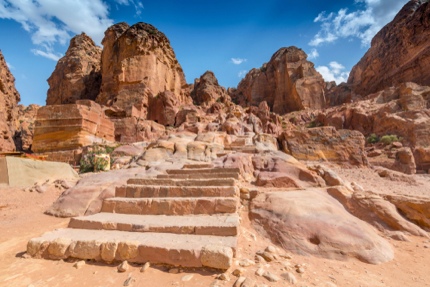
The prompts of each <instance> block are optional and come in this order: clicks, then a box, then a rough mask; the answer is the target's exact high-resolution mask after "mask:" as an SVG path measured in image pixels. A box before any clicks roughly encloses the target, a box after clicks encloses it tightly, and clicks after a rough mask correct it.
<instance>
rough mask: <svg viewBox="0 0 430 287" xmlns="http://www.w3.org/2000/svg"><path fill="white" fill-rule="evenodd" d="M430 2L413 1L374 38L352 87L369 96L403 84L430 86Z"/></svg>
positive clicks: (351, 78) (356, 68) (354, 73)
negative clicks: (411, 83)
mask: <svg viewBox="0 0 430 287" xmlns="http://www.w3.org/2000/svg"><path fill="white" fill-rule="evenodd" d="M429 38H430V3H429V2H428V0H412V1H409V2H408V3H407V4H406V5H405V6H404V7H403V8H402V9H401V10H400V12H399V13H398V14H397V16H396V17H395V18H394V20H393V21H392V22H391V23H389V24H387V25H386V26H385V27H384V28H383V29H382V30H381V31H379V32H378V33H377V34H376V35H375V37H374V38H373V39H372V43H371V47H370V49H369V50H368V51H367V53H366V54H365V55H364V57H363V58H362V59H361V60H360V62H358V64H357V65H355V66H354V68H353V69H352V70H351V73H350V75H349V78H348V84H350V85H352V89H353V90H354V91H355V92H356V93H358V94H360V95H361V96H363V97H364V96H366V95H368V94H370V93H374V92H377V91H380V90H383V89H385V88H388V87H391V86H393V85H396V84H399V83H403V82H415V83H418V84H420V85H430V73H429V72H428V70H429V67H430V42H429V41H428V39H429Z"/></svg>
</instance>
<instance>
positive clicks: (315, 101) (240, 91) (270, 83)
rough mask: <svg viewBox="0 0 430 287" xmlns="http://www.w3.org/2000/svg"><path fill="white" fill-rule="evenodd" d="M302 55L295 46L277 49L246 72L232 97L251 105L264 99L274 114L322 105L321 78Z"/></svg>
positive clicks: (322, 83) (257, 103)
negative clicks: (262, 62)
mask: <svg viewBox="0 0 430 287" xmlns="http://www.w3.org/2000/svg"><path fill="white" fill-rule="evenodd" d="M306 58H307V55H306V54H305V52H303V51H302V50H301V49H298V48H296V47H288V48H282V49H280V50H278V51H277V52H276V53H275V54H274V55H273V56H272V58H271V59H270V61H269V62H268V63H267V64H264V65H263V66H262V67H261V68H260V69H252V70H251V71H250V72H249V73H248V74H247V75H246V77H245V78H244V79H243V80H242V81H241V82H240V83H239V85H238V87H237V90H236V91H234V93H233V98H235V99H236V101H238V102H239V103H241V104H244V105H254V106H258V105H259V104H260V102H262V101H266V102H267V104H268V105H269V107H270V108H271V109H272V111H273V112H275V113H278V114H285V113H287V112H291V111H296V110H303V109H306V108H311V109H318V108H322V107H324V106H325V98H324V86H325V83H324V80H323V78H322V76H321V75H320V74H319V73H318V72H317V71H316V70H315V68H314V65H313V63H311V62H309V61H307V59H306Z"/></svg>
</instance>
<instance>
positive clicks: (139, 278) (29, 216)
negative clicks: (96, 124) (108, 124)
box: [0, 169, 430, 287]
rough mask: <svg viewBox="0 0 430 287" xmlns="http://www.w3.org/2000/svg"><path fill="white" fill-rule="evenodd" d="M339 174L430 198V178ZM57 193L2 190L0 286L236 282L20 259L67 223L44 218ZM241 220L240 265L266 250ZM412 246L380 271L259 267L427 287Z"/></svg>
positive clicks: (399, 248) (327, 279)
mask: <svg viewBox="0 0 430 287" xmlns="http://www.w3.org/2000/svg"><path fill="white" fill-rule="evenodd" d="M337 172H339V174H341V175H342V177H344V178H346V179H348V180H349V181H356V182H357V183H359V184H361V185H366V186H368V187H369V188H368V189H371V188H372V190H374V191H375V192H377V191H379V192H393V193H397V192H401V191H402V190H403V191H404V192H407V193H420V195H421V196H428V197H430V195H429V193H430V178H429V177H425V176H416V177H417V180H418V182H419V184H418V185H414V186H410V185H408V184H407V183H398V182H394V183H392V182H390V183H388V181H383V180H381V179H380V178H377V177H375V174H374V173H373V172H372V171H371V170H358V169H351V170H342V169H340V170H337ZM408 186H409V188H408ZM411 188H412V189H411ZM405 189H407V190H406V191H405ZM60 193H61V191H59V190H49V191H47V192H45V193H37V192H24V191H22V190H21V189H13V188H7V187H1V186H0V286H24V287H30V286H31V287H39V286H125V285H124V283H125V281H126V280H127V279H128V278H129V277H132V278H133V280H131V281H132V282H131V284H129V285H128V286H151V287H152V286H154V287H157V286H213V287H215V286H226V287H227V286H228V287H231V286H233V284H234V281H235V280H236V277H234V276H233V275H230V278H231V280H230V281H219V280H215V277H216V276H217V273H216V272H214V271H213V270H203V271H202V270H199V271H196V270H180V273H178V274H171V273H169V269H168V268H167V267H164V266H154V267H152V268H149V269H148V270H147V271H146V272H144V273H141V272H140V267H141V266H137V265H135V266H131V268H130V269H129V270H128V271H127V272H125V273H118V272H117V269H116V265H106V264H99V263H96V262H87V264H86V265H85V266H84V267H82V268H80V269H76V268H74V267H73V264H74V263H73V262H66V261H51V260H41V259H31V258H30V259H26V258H25V256H24V257H23V254H24V253H25V250H26V244H27V241H28V240H29V239H30V238H32V237H36V236H39V235H41V234H42V233H43V232H45V231H50V230H53V229H55V228H59V227H63V226H66V225H67V223H68V219H62V218H55V217H51V216H48V215H44V214H43V211H44V210H46V209H47V207H48V206H49V205H50V204H51V203H52V202H53V201H54V200H55V199H56V198H57V197H58V196H59V194H60ZM241 213H242V218H243V220H242V226H241V236H240V244H239V247H240V248H239V250H238V259H243V258H248V259H254V254H255V252H256V251H257V250H261V249H264V248H265V247H266V246H268V245H270V242H269V241H268V240H267V239H265V238H263V237H262V236H260V235H259V234H257V233H256V231H255V230H254V229H253V228H252V227H251V224H250V222H249V220H248V219H247V212H246V208H244V209H243V210H242V212H241ZM409 238H410V240H411V241H410V242H399V241H394V240H392V239H387V240H389V241H390V243H391V244H392V245H393V246H394V248H395V259H394V260H393V261H391V262H388V263H385V264H381V265H370V264H366V263H362V262H360V261H358V260H355V259H351V260H349V261H334V260H329V259H323V258H315V257H304V256H299V255H292V259H290V260H287V259H282V260H281V261H280V262H275V263H267V264H266V265H262V267H263V268H265V269H266V270H269V271H271V272H273V273H274V274H276V275H278V276H280V275H281V274H282V273H285V272H286V271H290V272H292V273H293V274H294V275H295V276H296V278H297V280H298V282H297V283H296V284H295V285H294V286H328V287H330V286H331V287H332V286H348V287H354V286H357V287H358V286H363V287H364V286H392V287H395V286H417V287H423V286H430V272H429V271H430V241H429V239H426V238H420V237H412V236H410V237H409ZM296 264H300V265H302V266H303V267H304V270H305V272H304V273H303V274H299V273H297V272H296V271H295V269H296V268H294V266H295V265H296ZM288 266H290V267H288ZM258 267H259V266H258V265H253V266H250V267H246V268H245V276H247V277H252V278H254V279H255V280H256V281H257V282H258V283H260V284H266V285H267V286H290V285H289V284H288V283H287V282H286V281H283V280H281V281H279V282H276V283H272V282H269V281H267V280H266V279H264V278H262V277H258V276H256V275H255V274H254V273H255V271H256V269H257V268H258ZM261 286H264V285H261ZM291 286H293V285H291Z"/></svg>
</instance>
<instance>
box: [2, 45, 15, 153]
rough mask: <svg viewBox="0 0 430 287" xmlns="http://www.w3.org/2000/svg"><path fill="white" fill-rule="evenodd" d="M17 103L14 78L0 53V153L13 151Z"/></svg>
mask: <svg viewBox="0 0 430 287" xmlns="http://www.w3.org/2000/svg"><path fill="white" fill-rule="evenodd" d="M19 101H20V95H19V93H18V91H17V90H16V88H15V78H14V77H13V75H12V74H11V72H10V71H9V68H8V66H7V64H6V60H5V59H4V57H3V54H2V52H1V51H0V151H14V150H15V144H14V142H13V135H14V133H15V128H14V121H15V119H16V118H17V111H16V106H17V104H18V102H19Z"/></svg>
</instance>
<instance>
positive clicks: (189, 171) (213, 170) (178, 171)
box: [166, 167, 240, 174]
mask: <svg viewBox="0 0 430 287" xmlns="http://www.w3.org/2000/svg"><path fill="white" fill-rule="evenodd" d="M166 172H167V174H196V173H199V174H220V173H227V174H230V173H232V174H234V173H240V169H238V168H222V167H217V168H201V169H199V170H194V169H168V170H166Z"/></svg>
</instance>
